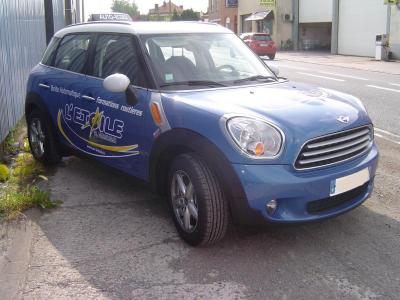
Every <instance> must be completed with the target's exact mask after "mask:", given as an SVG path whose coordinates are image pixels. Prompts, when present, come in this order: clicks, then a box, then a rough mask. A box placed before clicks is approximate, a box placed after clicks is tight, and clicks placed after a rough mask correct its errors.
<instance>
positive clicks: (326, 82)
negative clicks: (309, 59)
mask: <svg viewBox="0 0 400 300" xmlns="http://www.w3.org/2000/svg"><path fill="white" fill-rule="evenodd" d="M266 62H267V64H272V65H275V66H277V67H279V70H280V74H279V75H280V76H283V77H286V78H288V79H289V80H292V81H299V82H305V83H308V84H313V85H316V86H321V87H324V88H330V89H335V90H338V91H341V92H344V93H349V94H352V95H354V96H356V97H358V98H359V99H360V100H361V101H362V102H363V103H364V105H365V107H366V108H367V110H368V113H369V114H370V116H371V118H372V120H373V122H374V125H375V126H376V127H377V128H379V129H383V130H386V131H389V132H391V133H394V134H396V135H399V136H400V75H392V74H386V73H383V72H384V70H382V72H372V71H364V70H356V69H350V68H343V67H336V66H327V65H321V64H312V63H304V62H294V61H288V60H284V59H283V60H275V61H269V60H266ZM399 67H400V66H399Z"/></svg>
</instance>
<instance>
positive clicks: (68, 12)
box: [64, 0, 72, 26]
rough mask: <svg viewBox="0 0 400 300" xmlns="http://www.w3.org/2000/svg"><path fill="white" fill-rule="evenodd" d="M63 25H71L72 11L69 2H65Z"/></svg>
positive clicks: (66, 0)
mask: <svg viewBox="0 0 400 300" xmlns="http://www.w3.org/2000/svg"><path fill="white" fill-rule="evenodd" d="M64 6H65V25H67V26H68V25H71V24H72V9H71V0H65V2H64Z"/></svg>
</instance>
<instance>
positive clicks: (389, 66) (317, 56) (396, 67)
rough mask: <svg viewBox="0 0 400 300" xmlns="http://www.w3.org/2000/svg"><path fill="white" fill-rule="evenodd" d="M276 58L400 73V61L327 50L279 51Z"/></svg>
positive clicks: (394, 73)
mask: <svg viewBox="0 0 400 300" xmlns="http://www.w3.org/2000/svg"><path fill="white" fill-rule="evenodd" d="M276 59H277V60H288V61H293V62H304V63H312V64H317V65H318V64H319V65H327V66H334V67H335V66H336V67H342V68H349V69H358V70H364V71H372V72H379V73H386V74H393V75H400V61H390V62H386V61H376V60H375V59H373V58H371V57H361V56H348V55H331V54H330V53H327V52H313V51H299V52H293V51H290V52H278V53H277V55H276Z"/></svg>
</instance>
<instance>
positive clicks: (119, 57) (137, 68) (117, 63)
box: [93, 34, 145, 86]
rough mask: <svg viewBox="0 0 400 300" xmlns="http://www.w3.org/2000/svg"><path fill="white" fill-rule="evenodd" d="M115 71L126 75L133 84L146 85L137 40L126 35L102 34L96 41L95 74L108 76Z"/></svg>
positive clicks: (100, 76) (103, 76) (101, 76)
mask: <svg viewBox="0 0 400 300" xmlns="http://www.w3.org/2000/svg"><path fill="white" fill-rule="evenodd" d="M115 73H120V74H124V75H126V76H127V77H128V78H129V79H130V81H131V83H132V84H134V85H137V86H144V82H145V80H144V72H143V69H142V67H141V63H140V58H139V51H138V47H137V46H136V42H135V40H134V39H133V38H132V37H131V36H126V35H112V34H104V35H101V36H100V37H99V38H98V40H97V43H96V52H95V56H94V68H93V75H94V76H96V77H99V78H106V77H107V76H110V75H112V74H115Z"/></svg>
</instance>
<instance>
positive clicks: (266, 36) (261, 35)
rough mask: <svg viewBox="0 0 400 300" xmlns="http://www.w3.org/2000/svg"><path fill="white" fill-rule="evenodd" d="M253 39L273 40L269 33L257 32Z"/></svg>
mask: <svg viewBox="0 0 400 300" xmlns="http://www.w3.org/2000/svg"><path fill="white" fill-rule="evenodd" d="M253 40H256V41H272V39H271V36H269V35H267V34H256V35H254V36H253Z"/></svg>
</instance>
